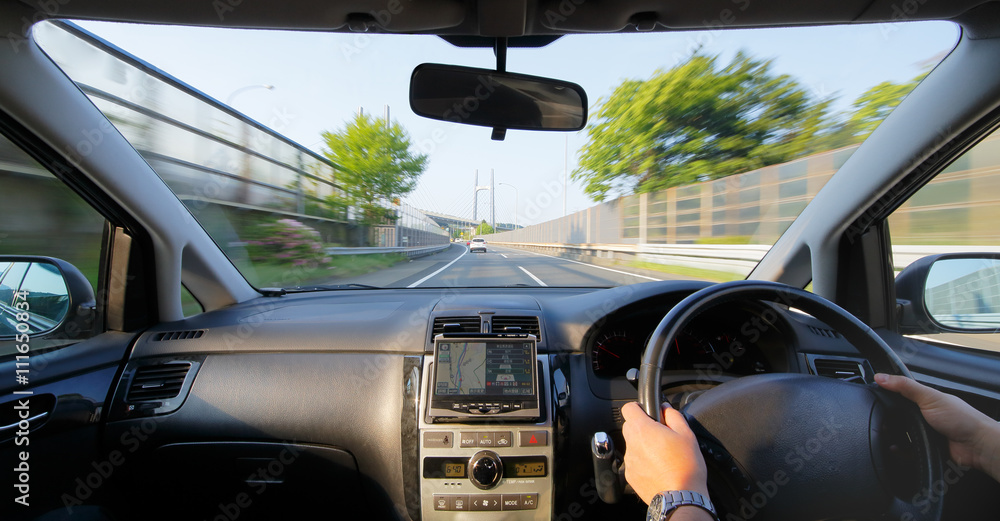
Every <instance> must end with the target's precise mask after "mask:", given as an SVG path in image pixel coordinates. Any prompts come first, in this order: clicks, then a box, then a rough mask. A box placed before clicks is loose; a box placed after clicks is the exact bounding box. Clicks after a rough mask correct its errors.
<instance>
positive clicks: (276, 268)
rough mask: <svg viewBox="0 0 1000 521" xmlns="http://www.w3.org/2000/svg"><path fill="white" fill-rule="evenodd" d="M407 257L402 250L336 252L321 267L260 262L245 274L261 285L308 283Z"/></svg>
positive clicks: (351, 274) (384, 265) (380, 266)
mask: <svg viewBox="0 0 1000 521" xmlns="http://www.w3.org/2000/svg"><path fill="white" fill-rule="evenodd" d="M404 260H406V256H405V255H400V254H398V253H374V254H369V255H333V256H331V258H330V263H329V264H327V265H326V266H324V267H320V268H307V267H304V266H293V265H291V263H282V264H278V263H257V264H254V266H253V271H254V273H250V272H247V273H244V275H245V276H246V277H247V279H248V280H250V282H251V283H252V284H253V285H254V286H256V287H258V288H260V287H279V288H282V287H291V286H306V285H309V284H318V283H324V282H329V281H330V280H332V279H337V280H341V279H344V278H347V277H356V276H358V275H364V274H365V273H371V272H373V271H378V270H381V269H385V268H388V267H389V266H392V265H394V264H396V263H398V262H401V261H404Z"/></svg>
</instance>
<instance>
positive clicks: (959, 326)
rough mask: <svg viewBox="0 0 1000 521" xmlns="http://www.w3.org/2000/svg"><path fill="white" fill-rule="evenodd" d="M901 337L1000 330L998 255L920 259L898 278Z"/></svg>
mask: <svg viewBox="0 0 1000 521" xmlns="http://www.w3.org/2000/svg"><path fill="white" fill-rule="evenodd" d="M896 296H897V299H898V305H899V307H900V311H901V314H900V329H901V331H902V332H904V333H934V332H943V331H950V332H963V333H994V332H996V331H997V330H998V329H1000V254H996V253H945V254H940V255H930V256H927V257H923V258H921V259H919V260H917V261H916V262H914V263H913V264H910V265H909V266H907V267H906V269H904V270H903V271H902V272H900V274H899V275H898V276H896Z"/></svg>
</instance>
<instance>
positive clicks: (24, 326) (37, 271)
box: [0, 255, 97, 342]
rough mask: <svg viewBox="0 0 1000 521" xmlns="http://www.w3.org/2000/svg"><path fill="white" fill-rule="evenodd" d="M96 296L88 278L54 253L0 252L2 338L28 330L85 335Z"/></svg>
mask: <svg viewBox="0 0 1000 521" xmlns="http://www.w3.org/2000/svg"><path fill="white" fill-rule="evenodd" d="M96 312H97V300H96V299H95V298H94V288H93V287H91V285H90V281H88V280H87V278H86V277H85V276H84V275H83V273H80V270H78V269H77V268H76V267H75V266H73V265H72V264H70V263H68V262H66V261H64V260H61V259H55V258H52V257H39V256H22V255H0V342H2V341H5V340H12V339H14V338H15V337H16V336H17V335H20V334H25V333H27V334H28V335H30V336H31V337H33V338H34V337H44V338H47V339H59V338H66V339H71V338H87V337H89V336H91V335H92V334H93V332H94V324H95V322H96Z"/></svg>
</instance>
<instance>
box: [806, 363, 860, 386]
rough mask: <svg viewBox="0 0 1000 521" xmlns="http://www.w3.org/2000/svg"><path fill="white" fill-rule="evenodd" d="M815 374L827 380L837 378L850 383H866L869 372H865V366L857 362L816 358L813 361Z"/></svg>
mask: <svg viewBox="0 0 1000 521" xmlns="http://www.w3.org/2000/svg"><path fill="white" fill-rule="evenodd" d="M813 367H814V368H815V369H816V374H817V375H819V376H826V377H828V378H837V379H839V380H844V381H847V382H852V383H866V382H867V381H868V378H867V377H868V375H869V374H870V373H871V371H870V370H869V371H866V370H865V364H863V363H862V362H861V361H858V360H849V359H839V358H816V359H814V360H813Z"/></svg>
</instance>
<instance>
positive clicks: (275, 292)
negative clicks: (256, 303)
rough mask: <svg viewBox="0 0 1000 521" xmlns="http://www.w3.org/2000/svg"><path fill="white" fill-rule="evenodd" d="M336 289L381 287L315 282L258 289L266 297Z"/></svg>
mask: <svg viewBox="0 0 1000 521" xmlns="http://www.w3.org/2000/svg"><path fill="white" fill-rule="evenodd" d="M337 289H382V288H380V287H378V286H369V285H368V284H355V283H351V284H316V285H314V286H292V287H290V288H281V289H277V288H261V289H260V291H261V292H262V293H264V296H267V297H277V296H281V295H284V294H285V293H304V292H307V291H330V290H337Z"/></svg>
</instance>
